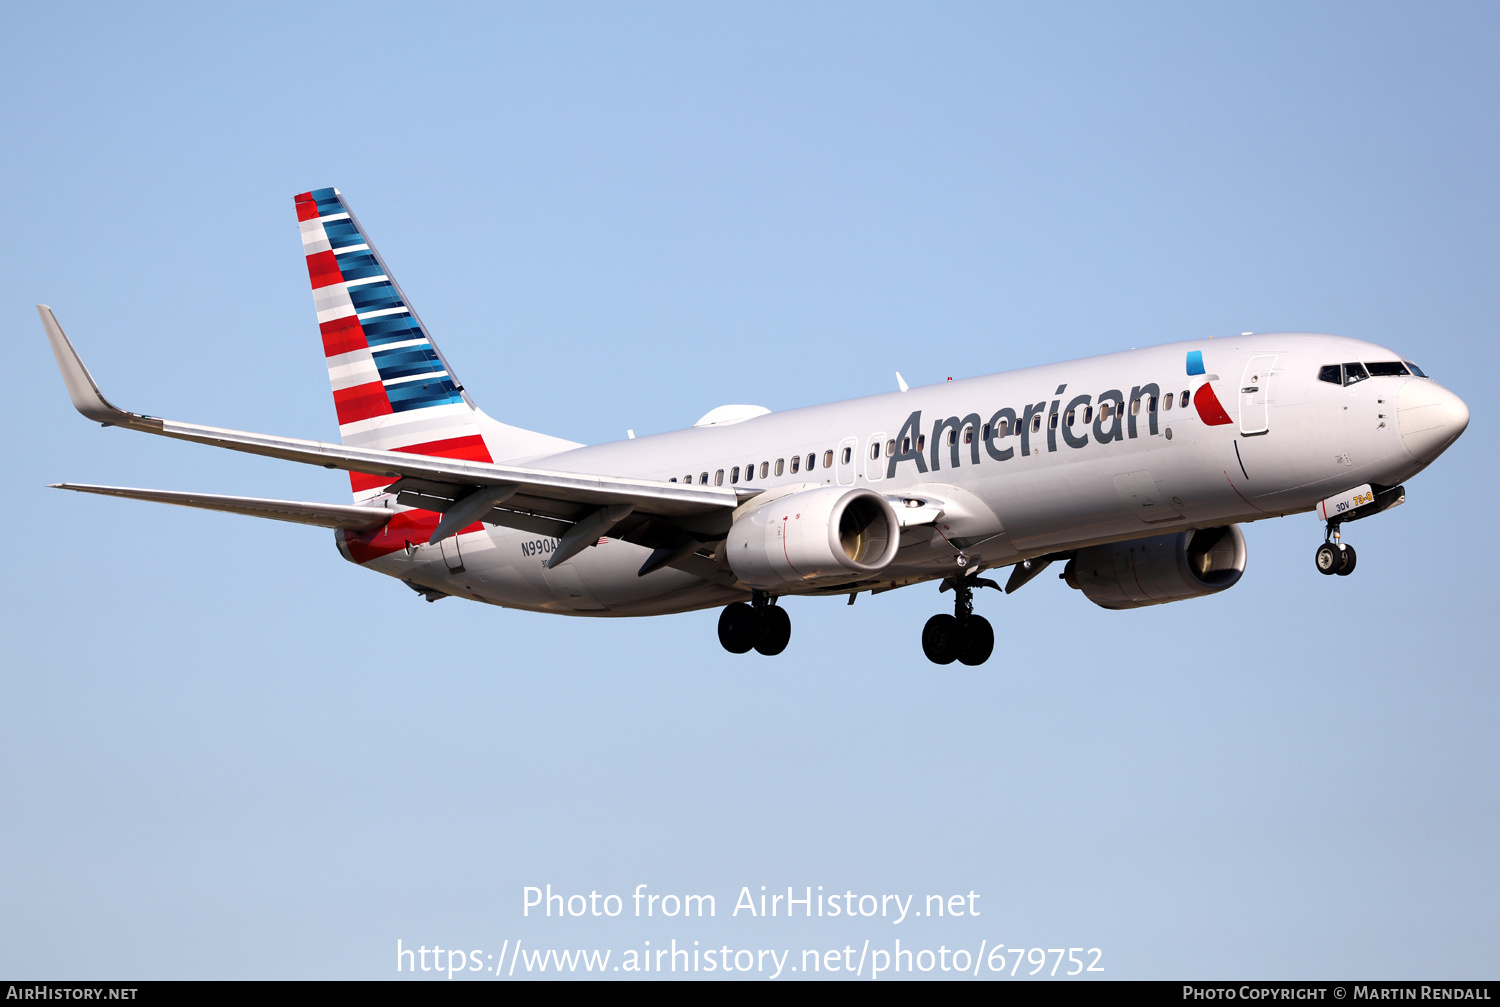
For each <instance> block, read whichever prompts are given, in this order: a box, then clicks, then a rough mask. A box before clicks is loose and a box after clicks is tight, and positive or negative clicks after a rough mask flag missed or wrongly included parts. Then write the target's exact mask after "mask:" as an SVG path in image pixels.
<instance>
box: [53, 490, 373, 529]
mask: <svg viewBox="0 0 1500 1007" xmlns="http://www.w3.org/2000/svg"><path fill="white" fill-rule="evenodd" d="M52 488H53V489H59V490H74V491H76V492H78V493H97V494H99V495H100V496H107V497H127V498H129V499H131V500H150V501H151V502H152V503H164V504H176V505H177V506H179V507H201V508H202V509H204V510H220V511H228V512H229V513H231V514H247V515H249V516H250V517H265V518H271V519H272V520H275V521H291V522H293V523H295V524H310V525H316V526H318V527H320V528H347V529H349V530H350V531H373V530H374V529H376V528H380V527H382V526H384V525H385V524H386V522H388V521H390V519H391V516H392V515H393V514H395V513H397V512H396V511H393V510H390V509H389V508H386V507H360V506H357V505H351V504H326V503H303V502H301V501H298V500H263V499H261V498H260V497H234V496H221V495H219V494H216V493H183V492H179V491H177V490H138V489H130V488H129V487H125V486H86V485H82V484H79V483H54V484H53V486H52Z"/></svg>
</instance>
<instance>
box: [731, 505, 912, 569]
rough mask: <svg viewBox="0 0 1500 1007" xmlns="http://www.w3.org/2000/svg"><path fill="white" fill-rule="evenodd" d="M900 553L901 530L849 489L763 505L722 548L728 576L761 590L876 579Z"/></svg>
mask: <svg viewBox="0 0 1500 1007" xmlns="http://www.w3.org/2000/svg"><path fill="white" fill-rule="evenodd" d="M900 545H901V524H900V522H899V521H897V519H896V511H895V510H894V509H893V508H892V507H891V505H890V503H889V502H888V501H887V500H886V499H885V497H883V496H881V495H880V494H879V493H874V492H872V491H870V490H867V489H854V488H852V487H848V486H822V487H819V488H817V489H810V490H799V491H798V492H796V493H789V494H787V495H786V496H784V497H779V498H777V499H775V500H772V501H770V502H768V503H765V504H762V505H761V506H759V507H756V508H755V509H754V510H752V511H750V512H749V513H748V514H745V515H744V516H742V517H740V518H739V519H738V520H737V521H735V523H734V525H733V526H732V527H731V528H730V529H729V538H728V540H727V542H726V547H727V551H728V559H729V568H730V569H731V570H733V571H734V575H735V576H736V577H738V578H739V579H740V580H741V581H743V582H744V583H746V584H748V585H750V586H751V587H754V588H760V589H762V590H774V589H776V588H779V587H784V586H786V585H787V584H804V583H808V582H814V581H824V580H851V579H856V578H859V577H861V576H865V575H868V574H872V573H879V572H880V571H881V570H883V569H885V568H886V567H887V566H889V565H890V562H891V560H893V559H895V558H896V549H897V548H898V547H899V546H900Z"/></svg>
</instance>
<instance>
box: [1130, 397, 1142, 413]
mask: <svg viewBox="0 0 1500 1007" xmlns="http://www.w3.org/2000/svg"><path fill="white" fill-rule="evenodd" d="M1140 414H1141V400H1140V399H1131V400H1130V415H1132V416H1139V415H1140Z"/></svg>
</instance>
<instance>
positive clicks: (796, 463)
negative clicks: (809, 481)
mask: <svg viewBox="0 0 1500 1007" xmlns="http://www.w3.org/2000/svg"><path fill="white" fill-rule="evenodd" d="M801 467H802V456H801V455H792V475H796V474H797V470H798V469H800V468H801Z"/></svg>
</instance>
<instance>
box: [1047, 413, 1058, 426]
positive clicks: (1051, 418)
mask: <svg viewBox="0 0 1500 1007" xmlns="http://www.w3.org/2000/svg"><path fill="white" fill-rule="evenodd" d="M1047 428H1048V429H1049V430H1056V429H1057V414H1056V413H1053V414H1052V415H1051V416H1048V417H1047Z"/></svg>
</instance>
